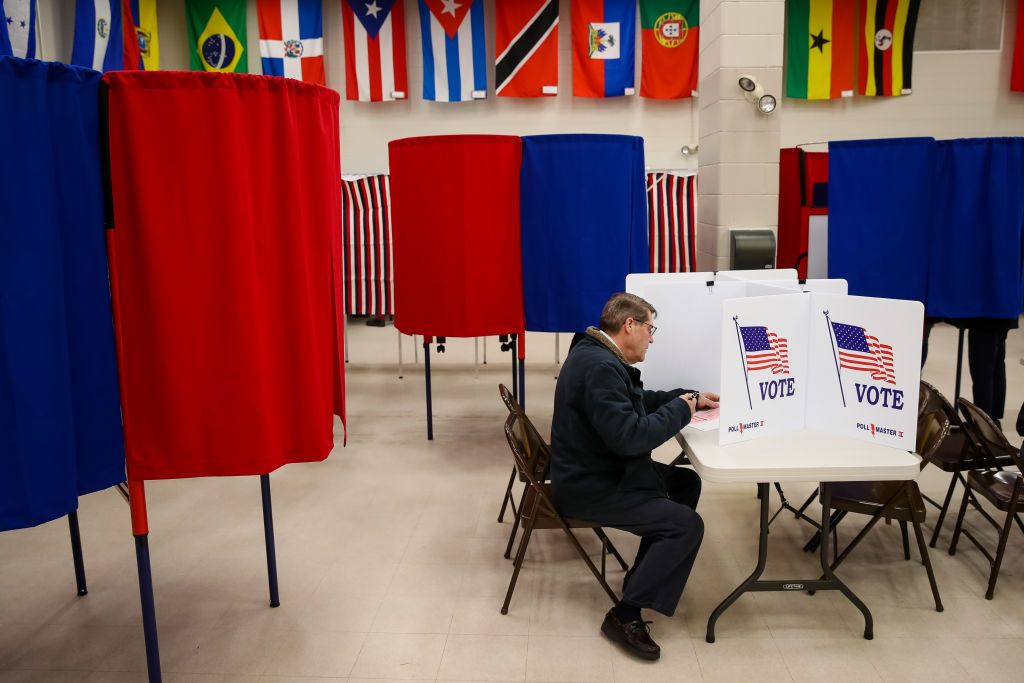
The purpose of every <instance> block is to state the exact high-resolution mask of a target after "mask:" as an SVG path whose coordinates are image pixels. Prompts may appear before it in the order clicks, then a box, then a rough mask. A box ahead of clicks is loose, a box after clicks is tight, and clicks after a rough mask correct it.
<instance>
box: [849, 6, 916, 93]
mask: <svg viewBox="0 0 1024 683" xmlns="http://www.w3.org/2000/svg"><path fill="white" fill-rule="evenodd" d="M920 6H921V0H862V2H861V3H860V22H859V30H858V34H857V40H858V41H859V43H860V66H859V70H860V79H859V80H860V83H859V87H858V88H857V92H859V93H860V94H861V95H870V96H886V97H888V96H898V95H909V94H910V91H911V84H910V74H911V70H912V66H913V62H914V30H915V28H916V27H917V11H918V8H919V7H920Z"/></svg>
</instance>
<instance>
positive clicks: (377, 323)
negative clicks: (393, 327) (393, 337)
mask: <svg viewBox="0 0 1024 683" xmlns="http://www.w3.org/2000/svg"><path fill="white" fill-rule="evenodd" d="M387 324H388V321H387V318H385V317H384V316H380V317H379V318H370V319H369V320H367V321H366V326H367V327H384V326H385V325H387Z"/></svg>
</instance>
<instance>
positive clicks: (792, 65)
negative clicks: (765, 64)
mask: <svg viewBox="0 0 1024 683" xmlns="http://www.w3.org/2000/svg"><path fill="white" fill-rule="evenodd" d="M893 4H895V3H893ZM854 9H855V7H854V3H853V2H850V0H790V2H788V3H786V97H794V98H799V99H803V100H828V99H835V98H839V97H852V96H853V63H854V51H855V50H856V47H855V43H854V36H855V34H856V27H855V15H854Z"/></svg>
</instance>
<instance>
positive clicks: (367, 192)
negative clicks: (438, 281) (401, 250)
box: [341, 173, 395, 316]
mask: <svg viewBox="0 0 1024 683" xmlns="http://www.w3.org/2000/svg"><path fill="white" fill-rule="evenodd" d="M341 229H342V261H343V263H344V266H343V271H344V274H343V277H344V280H345V313H346V315H373V316H382V315H394V314H395V298H394V294H393V292H394V281H395V276H394V269H395V261H394V255H393V253H392V248H391V177H390V176H389V175H387V174H386V173H385V174H380V175H370V176H354V177H353V176H349V177H342V180H341Z"/></svg>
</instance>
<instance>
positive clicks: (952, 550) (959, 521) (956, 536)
mask: <svg viewBox="0 0 1024 683" xmlns="http://www.w3.org/2000/svg"><path fill="white" fill-rule="evenodd" d="M970 499H971V488H970V487H969V486H968V487H967V488H965V489H964V499H963V500H962V501H961V502H960V512H959V513H958V514H957V516H956V526H954V527H953V540H951V541H950V542H949V554H950V555H956V544H957V542H959V540H960V532H961V531H962V530H963V526H964V515H965V514H967V503H969V502H970Z"/></svg>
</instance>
